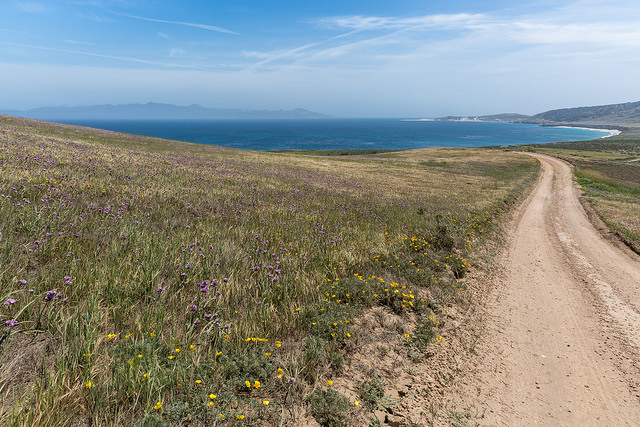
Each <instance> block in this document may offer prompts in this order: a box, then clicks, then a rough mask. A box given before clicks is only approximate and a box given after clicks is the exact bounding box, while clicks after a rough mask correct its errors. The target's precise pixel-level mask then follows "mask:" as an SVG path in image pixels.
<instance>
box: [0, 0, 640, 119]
mask: <svg viewBox="0 0 640 427" xmlns="http://www.w3.org/2000/svg"><path fill="white" fill-rule="evenodd" d="M639 100H640V2H638V1H636V0H573V1H571V0H569V1H562V0H524V1H520V0H483V1H478V0H428V1H425V0H394V1H391V0H368V1H366V2H363V1H359V0H358V1H356V0H338V1H334V0H323V1H305V0H297V1H288V0H286V1H285V0H270V1H264V0H225V1H221V0H182V1H177V0H1V1H0V109H2V110H7V109H17V110H26V109H30V108H34V107H41V106H82V105H97V104H129V103H146V102H162V103H170V104H177V105H191V104H199V105H202V106H205V107H212V108H248V109H271V110H278V109H293V108H307V109H310V110H312V111H316V112H320V113H324V114H330V115H333V116H335V117H407V118H409V117H410V118H416V117H439V116H445V115H480V114H495V113H503V112H518V113H523V114H535V113H539V112H542V111H546V110H550V109H556V108H565V107H578V106H591V105H604V104H615V103H622V102H632V101H639Z"/></svg>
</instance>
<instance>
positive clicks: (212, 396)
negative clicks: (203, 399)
mask: <svg viewBox="0 0 640 427" xmlns="http://www.w3.org/2000/svg"><path fill="white" fill-rule="evenodd" d="M216 397H218V396H216V395H215V394H213V393H211V394H210V395H209V399H211V400H213V399H215V398H216Z"/></svg>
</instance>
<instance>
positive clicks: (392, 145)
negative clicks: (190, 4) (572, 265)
mask: <svg viewBox="0 0 640 427" xmlns="http://www.w3.org/2000/svg"><path fill="white" fill-rule="evenodd" d="M56 121H57V122H60V123H67V124H74V125H80V126H89V127H93V128H99V129H107V130H113V131H118V132H125V133H131V134H137V135H146V136H154V137H159V138H166V139H173V140H179V141H188V142H195V143H199V144H213V145H221V146H225V147H233V148H241V149H246V150H353V149H377V150H405V149H412V148H425V147H485V146H495V145H520V144H541V143H548V142H560V141H563V142H566V141H582V140H589V139H596V138H601V137H604V136H608V135H610V132H607V131H604V130H593V129H582V128H566V127H542V126H538V125H533V124H516V123H506V122H475V121H416V120H413V121H412V120H402V119H290V120H287V119H278V120H257V119H256V120H248V119H238V120H229V119H226V120H80V119H78V120H56Z"/></svg>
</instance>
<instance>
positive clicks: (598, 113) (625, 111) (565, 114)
mask: <svg viewBox="0 0 640 427" xmlns="http://www.w3.org/2000/svg"><path fill="white" fill-rule="evenodd" d="M435 120H456V121H485V122H487V121H499V122H514V123H538V124H543V125H544V124H548V125H554V124H584V125H591V126H605V125H621V126H625V125H633V124H635V125H640V102H627V103H624V104H612V105H599V106H595V107H577V108H562V109H559V110H550V111H545V112H544V113H539V114H536V115H533V116H526V115H524V114H517V113H505V114H493V115H487V116H447V117H441V118H438V119H435Z"/></svg>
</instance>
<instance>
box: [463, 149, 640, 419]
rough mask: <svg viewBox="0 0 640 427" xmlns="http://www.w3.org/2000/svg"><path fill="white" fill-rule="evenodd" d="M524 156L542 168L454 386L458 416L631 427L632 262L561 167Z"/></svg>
mask: <svg viewBox="0 0 640 427" xmlns="http://www.w3.org/2000/svg"><path fill="white" fill-rule="evenodd" d="M532 155H533V156H534V157H536V158H538V159H539V161H540V163H541V166H542V174H541V177H540V181H539V183H538V185H537V186H536V188H535V189H534V191H533V193H532V194H531V196H530V197H529V199H528V200H527V202H525V204H524V205H523V206H522V207H521V208H520V210H519V211H518V212H517V214H516V217H515V220H514V227H513V232H512V234H511V235H510V237H509V245H508V250H507V251H506V253H505V255H504V259H503V260H502V264H503V265H504V266H505V271H504V275H502V277H500V278H498V279H497V280H498V283H497V285H496V287H495V288H494V289H493V291H492V292H491V294H490V295H489V297H488V298H487V305H486V314H487V317H488V320H487V336H486V337H485V338H484V339H483V340H482V344H480V345H479V346H478V348H477V351H478V354H479V356H480V359H481V363H480V365H479V366H478V369H477V372H475V375H471V376H469V377H468V378H466V380H465V382H466V384H465V386H464V387H463V388H464V394H465V395H466V396H467V400H466V404H465V405H466V408H467V414H468V417H469V418H472V419H473V421H474V422H476V423H479V424H480V425H492V426H522V425H545V426H548V425H553V426H637V425H640V258H639V257H638V256H637V255H636V254H634V253H632V252H631V251H630V250H627V249H626V248H625V247H623V246H621V245H616V244H613V243H611V241H610V240H608V239H606V238H605V237H604V236H603V235H602V234H601V233H600V232H599V231H598V230H596V228H595V227H594V226H593V225H592V224H591V223H590V221H589V219H588V218H587V215H586V214H585V211H584V209H583V207H582V205H581V204H580V201H579V192H578V190H577V189H576V187H575V184H574V181H573V173H572V170H571V168H570V166H569V165H568V164H567V163H565V162H563V161H561V160H558V159H555V158H552V157H548V156H544V155H539V154H532ZM469 396H472V397H471V398H469Z"/></svg>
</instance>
